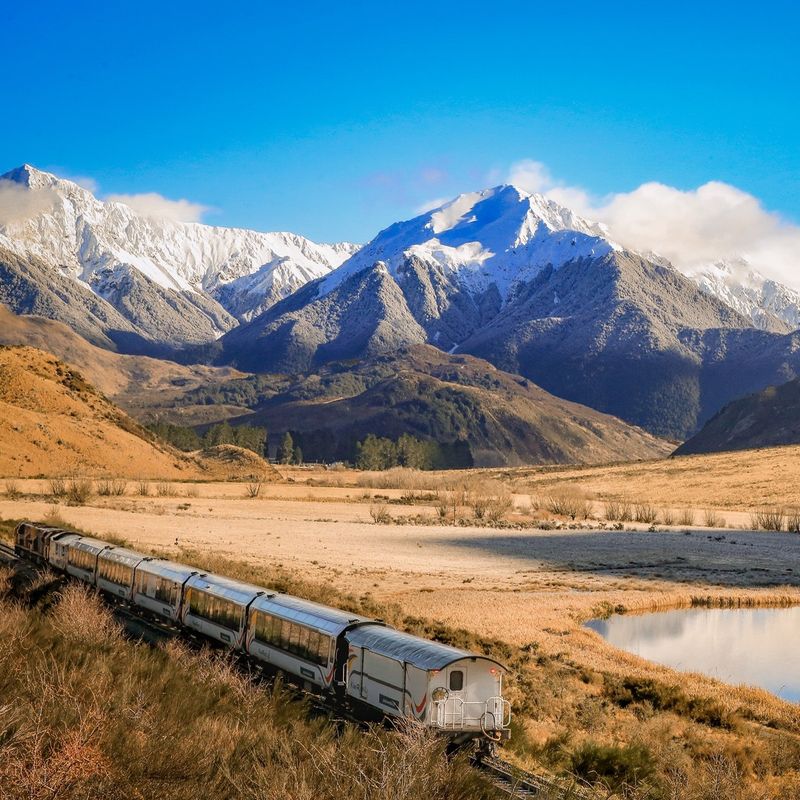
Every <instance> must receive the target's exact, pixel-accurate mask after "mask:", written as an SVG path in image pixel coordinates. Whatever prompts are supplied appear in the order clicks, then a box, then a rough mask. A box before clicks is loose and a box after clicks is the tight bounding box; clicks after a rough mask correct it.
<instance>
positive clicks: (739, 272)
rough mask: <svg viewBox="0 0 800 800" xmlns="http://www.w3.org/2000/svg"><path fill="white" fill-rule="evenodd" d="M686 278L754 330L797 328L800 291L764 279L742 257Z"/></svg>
mask: <svg viewBox="0 0 800 800" xmlns="http://www.w3.org/2000/svg"><path fill="white" fill-rule="evenodd" d="M689 277H690V278H691V279H692V280H693V281H695V283H697V285H698V286H699V287H700V289H701V290H702V291H704V292H706V293H707V294H711V295H714V296H716V297H718V298H719V299H720V300H722V301H723V302H724V303H727V304H728V305H729V306H730V307H731V308H733V309H735V310H736V311H738V312H739V313H740V314H742V315H744V316H745V317H747V318H748V319H750V320H751V321H752V323H753V325H755V327H756V328H760V329H761V330H776V328H777V329H778V330H780V329H781V327H783V329H784V330H786V331H795V330H797V329H798V328H800V292H798V291H796V290H795V289H790V288H789V287H788V286H784V285H783V284H781V283H778V282H777V281H774V280H772V279H770V278H766V277H765V276H764V275H762V274H761V273H760V272H758V271H757V270H755V269H753V268H752V267H751V266H750V264H749V263H748V262H747V260H746V259H744V258H739V259H736V260H730V261H718V262H716V263H715V264H712V265H710V266H708V267H705V268H702V269H700V270H697V271H694V272H691V273H689ZM776 322H779V323H783V326H780V325H776Z"/></svg>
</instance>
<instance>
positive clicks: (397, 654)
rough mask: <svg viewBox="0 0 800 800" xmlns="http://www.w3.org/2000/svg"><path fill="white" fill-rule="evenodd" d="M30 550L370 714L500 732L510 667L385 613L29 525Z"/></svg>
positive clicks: (460, 736)
mask: <svg viewBox="0 0 800 800" xmlns="http://www.w3.org/2000/svg"><path fill="white" fill-rule="evenodd" d="M16 550H17V553H18V554H19V555H20V556H22V557H23V558H27V559H30V560H33V561H36V562H38V563H42V564H48V565H50V566H51V567H52V568H54V569H56V570H60V571H62V572H66V573H67V574H69V575H71V576H72V577H74V578H76V579H78V580H80V581H82V582H84V583H87V584H89V585H91V586H94V587H96V588H97V589H98V590H100V591H102V592H103V593H104V594H105V595H107V596H111V597H113V598H114V599H115V600H116V601H117V602H122V603H126V604H129V605H131V606H134V607H138V608H139V609H141V610H143V611H145V612H147V613H150V614H153V615H156V616H158V617H160V618H161V619H162V620H164V621H165V622H168V623H171V624H173V625H178V626H181V627H183V628H186V629H190V630H192V631H193V632H194V633H195V634H199V635H201V636H203V637H205V638H208V639H211V640H213V641H214V642H216V643H218V644H221V645H223V646H225V647H228V648H231V649H233V650H237V651H240V652H242V653H246V654H247V655H248V656H249V657H250V658H251V659H253V661H254V662H256V663H258V664H260V665H262V666H269V667H271V668H273V669H276V670H280V671H281V672H284V673H286V674H288V675H290V676H291V677H292V678H293V679H294V680H295V681H297V682H299V683H301V684H302V685H304V686H305V687H306V688H307V689H310V690H313V691H317V692H319V693H322V694H326V695H329V696H331V697H334V698H336V699H337V700H338V701H339V702H341V703H344V704H347V705H349V706H351V707H352V708H354V709H355V710H358V711H359V712H360V713H362V714H363V715H365V716H369V717H372V718H380V717H395V718H399V717H410V718H413V719H415V720H417V721H419V722H420V723H421V724H423V725H425V726H427V727H429V728H433V729H435V730H437V731H441V732H442V733H443V734H445V735H447V736H448V737H449V738H450V739H451V740H452V741H453V742H454V743H457V744H461V743H464V742H467V741H470V740H473V739H481V740H483V741H487V740H488V741H490V742H495V741H501V740H503V739H507V738H508V736H509V723H510V720H511V708H510V706H509V703H508V701H507V700H505V699H504V698H503V677H504V675H505V673H506V669H505V667H504V666H503V665H502V664H500V663H498V662H496V661H494V660H492V659H490V658H486V657H485V656H480V655H477V654H475V653H470V652H468V651H466V650H460V649H457V648H455V647H450V646H448V645H444V644H441V643H439V642H433V641H430V640H428V639H422V638H420V637H418V636H412V635H411V634H408V633H404V632H402V631H398V630H396V629H395V628H392V627H390V626H388V625H386V624H384V623H383V622H381V621H379V620H374V619H370V618H368V617H363V616H360V615H358V614H351V613H349V612H347V611H342V610H341V609H338V608H332V607H330V606H325V605H321V604H319V603H313V602H310V601H308V600H303V599H301V598H299V597H293V596H292V595H287V594H282V593H280V592H274V591H270V590H269V589H265V588H263V587H260V586H254V585H251V584H247V583H242V582H240V581H234V580H231V579H230V578H226V577H224V576H221V575H213V574H210V573H204V572H202V571H201V570H198V569H194V568H192V567H190V566H187V565H184V564H178V563H175V562H172V561H167V560H164V559H159V558H153V557H150V556H145V555H143V554H142V553H137V552H135V551H134V550H129V549H128V548H124V547H118V546H116V545H113V544H110V543H108V542H104V541H102V540H100V539H95V538H92V537H87V536H80V535H78V534H75V533H72V532H69V531H64V530H61V529H58V528H52V527H47V526H44V525H39V524H36V523H31V522H23V523H21V524H20V525H19V526H17V531H16Z"/></svg>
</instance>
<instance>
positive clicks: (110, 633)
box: [50, 584, 122, 646]
mask: <svg viewBox="0 0 800 800" xmlns="http://www.w3.org/2000/svg"><path fill="white" fill-rule="evenodd" d="M50 620H51V622H52V624H53V627H54V628H55V629H56V630H57V631H58V633H59V634H60V635H61V636H63V637H64V638H65V639H69V640H71V641H77V642H81V643H82V644H87V645H98V646H102V645H109V644H114V643H115V642H118V641H119V640H120V637H121V635H122V628H121V626H120V625H119V623H118V622H117V621H116V620H115V619H114V617H113V616H112V614H111V612H110V611H109V610H108V608H107V607H106V606H104V605H103V603H102V601H101V600H100V598H99V597H98V596H97V594H95V593H94V592H92V591H91V590H90V589H88V588H87V587H85V586H81V585H80V584H70V585H69V586H67V587H66V588H65V589H64V591H62V592H61V595H60V597H59V599H58V602H57V603H56V606H55V608H54V609H53V611H52V612H51V615H50Z"/></svg>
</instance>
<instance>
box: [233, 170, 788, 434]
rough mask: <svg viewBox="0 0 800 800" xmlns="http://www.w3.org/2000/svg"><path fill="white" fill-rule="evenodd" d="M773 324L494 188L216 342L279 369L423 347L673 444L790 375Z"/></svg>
mask: <svg viewBox="0 0 800 800" xmlns="http://www.w3.org/2000/svg"><path fill="white" fill-rule="evenodd" d="M773 322H774V324H772V325H770V326H767V327H768V328H769V330H758V329H756V328H755V327H754V325H753V322H752V321H751V316H750V315H749V314H748V315H745V314H743V313H740V312H739V311H737V310H734V308H732V307H731V306H730V305H729V304H728V303H726V302H723V300H721V299H720V298H719V297H717V296H716V294H714V293H709V292H707V291H701V289H700V288H699V286H698V284H697V283H695V282H693V281H692V280H690V279H689V278H687V277H686V276H684V275H683V274H682V273H681V272H679V271H678V270H676V269H675V268H674V267H673V266H672V265H671V264H669V263H668V262H666V261H665V260H664V259H661V258H658V257H654V256H652V254H651V255H643V254H639V253H636V252H631V251H629V250H626V249H624V248H622V247H620V246H618V245H617V244H615V243H614V242H613V241H612V240H611V239H610V238H609V236H608V234H607V232H606V230H605V229H604V228H603V227H601V226H599V225H596V224H593V223H591V222H588V221H586V220H584V219H582V218H580V217H578V216H577V215H575V214H573V213H572V212H570V211H569V210H568V209H565V208H563V207H561V206H559V205H558V204H557V203H555V202H553V201H551V200H549V199H546V198H544V197H542V196H540V195H536V194H529V193H527V192H524V191H522V190H520V189H518V188H516V187H514V186H500V187H496V188H494V189H488V190H486V191H483V192H477V193H472V194H465V195H461V196H459V197H458V198H456V199H455V200H454V201H452V202H451V203H447V204H445V205H443V206H441V207H440V208H437V209H435V210H433V211H431V212H428V213H426V214H423V215H421V216H418V217H416V218H414V219H412V220H409V221H407V222H400V223H397V224H395V225H392V226H390V227H389V228H387V229H386V230H384V231H382V232H381V233H379V234H378V235H377V236H376V237H375V238H374V239H373V240H372V241H371V242H369V243H368V244H367V245H365V246H364V248H362V249H361V250H360V251H358V252H357V253H356V254H355V255H354V256H352V257H351V258H350V259H348V260H347V261H345V262H344V264H342V266H340V267H339V268H338V269H336V270H334V271H332V272H331V273H329V274H328V275H327V276H325V277H323V278H321V279H319V280H317V281H313V282H310V283H309V284H307V285H306V286H304V287H302V288H301V289H299V290H298V291H297V292H295V293H294V294H292V295H291V296H289V297H288V298H286V299H285V300H283V301H281V302H280V303H277V304H276V305H274V306H272V307H271V308H270V309H268V310H267V311H266V312H264V313H263V314H261V315H260V316H258V317H255V318H254V319H253V320H251V321H250V322H249V323H247V324H244V325H241V326H239V327H238V328H236V329H234V330H232V331H230V332H229V333H227V334H226V335H225V336H223V337H222V340H221V344H222V348H223V360H224V361H226V362H227V363H231V364H235V365H237V366H239V367H241V368H245V369H250V370H254V371H282V372H295V371H304V370H310V369H316V368H317V367H319V366H320V365H321V364H324V363H326V362H330V361H341V360H345V359H360V358H364V357H368V356H375V355H380V354H385V353H393V352H397V351H398V350H400V349H402V348H405V347H408V346H411V345H415V344H421V343H426V344H432V345H435V346H437V347H438V348H440V349H441V350H444V351H446V352H451V353H458V354H461V353H464V354H472V355H477V356H480V357H482V358H484V359H486V360H487V361H489V362H491V363H493V364H494V365H495V366H497V367H499V368H501V369H504V370H506V371H508V372H511V373H517V374H520V375H523V376H525V377H527V378H530V379H531V380H533V381H534V382H535V383H537V384H538V385H540V386H542V387H544V388H545V389H547V390H548V391H551V392H553V393H554V394H556V395H559V396H561V397H565V398H568V399H570V400H574V401H577V402H580V403H584V404H587V405H590V406H592V407H594V408H597V409H600V410H602V411H607V412H610V413H612V414H615V415H616V416H619V417H621V418H623V419H625V420H627V421H629V422H633V423H635V424H638V425H641V426H643V427H645V428H647V429H648V430H650V431H652V432H655V433H658V434H660V435H665V436H671V437H675V438H680V437H684V436H686V435H687V434H689V433H691V432H693V431H694V430H695V429H696V427H697V425H698V423H701V422H702V421H704V420H705V419H706V418H707V417H708V416H709V415H710V414H712V413H713V412H714V411H715V410H716V409H717V408H719V406H720V405H721V404H723V403H725V402H727V401H728V400H730V399H731V398H732V397H734V396H736V395H737V394H740V393H742V392H743V391H752V390H754V389H757V388H760V386H763V385H765V383H767V382H770V381H773V380H774V379H775V378H776V377H782V379H783V380H785V379H786V377H783V376H787V377H791V376H792V375H793V374H795V372H797V371H798V370H800V342H797V341H795V338H794V337H793V336H787V335H785V328H783V327H782V323H779V322H778V321H777V320H773ZM454 369H457V368H454ZM454 374H455V373H454ZM464 413H465V414H469V413H470V412H469V411H468V410H466V409H465V410H464Z"/></svg>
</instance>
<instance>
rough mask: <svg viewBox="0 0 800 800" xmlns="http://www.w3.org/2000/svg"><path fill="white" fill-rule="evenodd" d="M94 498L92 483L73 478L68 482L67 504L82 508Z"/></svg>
mask: <svg viewBox="0 0 800 800" xmlns="http://www.w3.org/2000/svg"><path fill="white" fill-rule="evenodd" d="M91 496H92V482H91V481H90V480H87V479H86V478H71V479H70V480H69V481H67V493H66V498H67V502H68V503H70V504H71V505H76V506H82V505H85V504H86V503H88V502H89V498H90V497H91Z"/></svg>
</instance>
